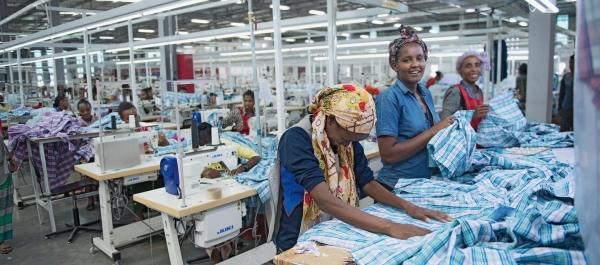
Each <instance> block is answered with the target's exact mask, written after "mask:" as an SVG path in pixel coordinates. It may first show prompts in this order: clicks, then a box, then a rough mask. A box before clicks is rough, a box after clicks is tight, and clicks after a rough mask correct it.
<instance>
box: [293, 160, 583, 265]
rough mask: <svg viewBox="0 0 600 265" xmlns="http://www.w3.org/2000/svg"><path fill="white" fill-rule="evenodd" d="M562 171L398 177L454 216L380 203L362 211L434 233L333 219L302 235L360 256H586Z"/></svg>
mask: <svg viewBox="0 0 600 265" xmlns="http://www.w3.org/2000/svg"><path fill="white" fill-rule="evenodd" d="M569 170H572V168H569ZM558 178H561V177H560V175H559V174H556V172H553V171H551V170H547V169H535V168H534V169H522V170H511V171H510V172H506V171H500V170H498V171H491V172H488V173H484V174H480V175H478V176H477V177H476V178H473V179H472V180H473V182H474V184H473V185H469V184H460V183H454V182H447V181H439V180H428V179H401V180H399V181H398V184H397V185H396V187H395V190H394V192H395V194H396V195H398V196H400V197H402V198H403V199H405V200H407V201H410V202H412V203H414V204H416V205H419V206H422V207H427V208H429V209H434V210H440V211H444V212H446V213H448V214H450V215H451V216H452V217H453V218H454V221H453V222H451V223H445V224H444V223H440V222H437V221H431V222H430V223H425V222H422V221H420V220H417V219H414V218H411V217H410V216H408V215H407V214H406V213H405V212H404V211H402V210H399V209H396V208H393V207H391V206H387V205H385V204H381V203H378V204H375V205H373V206H370V207H368V208H366V209H365V210H364V211H365V212H367V213H369V214H372V215H375V216H379V217H382V218H385V219H388V220H391V221H394V222H397V223H403V224H414V225H417V226H420V227H423V228H426V229H429V230H431V231H432V233H431V234H428V235H425V236H421V237H414V238H410V239H408V240H400V239H396V238H392V237H389V236H386V235H380V234H375V233H371V232H367V231H364V230H361V229H357V228H355V227H353V226H350V225H348V224H345V223H343V222H341V221H340V220H333V221H329V222H324V223H321V224H319V225H317V226H315V227H314V228H312V229H310V230H308V231H307V232H306V233H305V234H304V235H302V236H301V237H300V238H299V239H298V242H308V241H316V242H320V243H323V244H328V245H332V246H337V247H342V248H345V249H348V250H349V252H350V254H351V255H352V257H353V260H354V261H355V262H357V263H358V264H441V263H444V264H517V263H533V264H586V260H585V255H584V252H583V244H582V242H581V237H580V236H581V235H580V233H579V224H578V222H577V215H576V213H575V208H574V207H573V205H572V199H573V190H574V186H573V181H572V178H571V177H569V178H564V180H559V181H557V182H554V181H553V180H552V179H558Z"/></svg>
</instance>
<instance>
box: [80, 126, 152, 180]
mask: <svg viewBox="0 0 600 265" xmlns="http://www.w3.org/2000/svg"><path fill="white" fill-rule="evenodd" d="M102 146H103V149H104V150H103V151H104V161H103V162H104V169H105V170H112V169H122V168H129V167H134V166H137V165H140V164H141V163H142V158H143V157H144V156H145V154H144V153H145V150H146V148H145V146H147V147H148V150H149V151H150V152H154V150H157V148H158V132H156V131H151V132H137V133H133V132H132V133H125V134H118V135H108V136H103V137H102ZM92 151H93V152H94V157H96V159H95V163H96V165H97V166H98V167H102V166H101V165H100V160H101V159H100V155H101V154H100V138H93V139H92ZM130 182H131V181H130ZM138 182H139V181H138ZM131 184H133V183H131Z"/></svg>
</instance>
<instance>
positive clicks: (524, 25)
mask: <svg viewBox="0 0 600 265" xmlns="http://www.w3.org/2000/svg"><path fill="white" fill-rule="evenodd" d="M519 26H522V27H527V22H525V21H521V22H519Z"/></svg>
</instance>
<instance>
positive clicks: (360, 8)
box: [356, 6, 365, 10]
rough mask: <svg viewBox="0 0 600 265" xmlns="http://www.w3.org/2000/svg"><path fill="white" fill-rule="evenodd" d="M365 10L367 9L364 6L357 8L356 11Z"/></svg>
mask: <svg viewBox="0 0 600 265" xmlns="http://www.w3.org/2000/svg"><path fill="white" fill-rule="evenodd" d="M363 9H365V7H364V6H363V7H359V8H357V9H356V10H363Z"/></svg>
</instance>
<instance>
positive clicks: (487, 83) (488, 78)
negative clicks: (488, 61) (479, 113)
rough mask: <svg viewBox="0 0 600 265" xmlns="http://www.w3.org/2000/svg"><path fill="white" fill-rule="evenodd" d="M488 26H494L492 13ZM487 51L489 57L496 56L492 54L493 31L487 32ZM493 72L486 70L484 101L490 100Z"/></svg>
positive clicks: (488, 19) (488, 18)
mask: <svg viewBox="0 0 600 265" xmlns="http://www.w3.org/2000/svg"><path fill="white" fill-rule="evenodd" d="M486 26H487V28H488V29H490V28H492V26H493V21H492V14H490V15H489V16H488V17H487V24H486ZM485 51H486V52H487V53H488V56H489V58H494V57H493V56H492V55H493V54H494V37H493V36H492V33H488V34H487V43H486V44H485ZM491 77H492V73H491V72H490V71H485V76H484V77H483V78H484V86H483V87H484V92H483V98H484V101H486V102H487V101H488V100H490V85H491V83H490V81H491Z"/></svg>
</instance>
